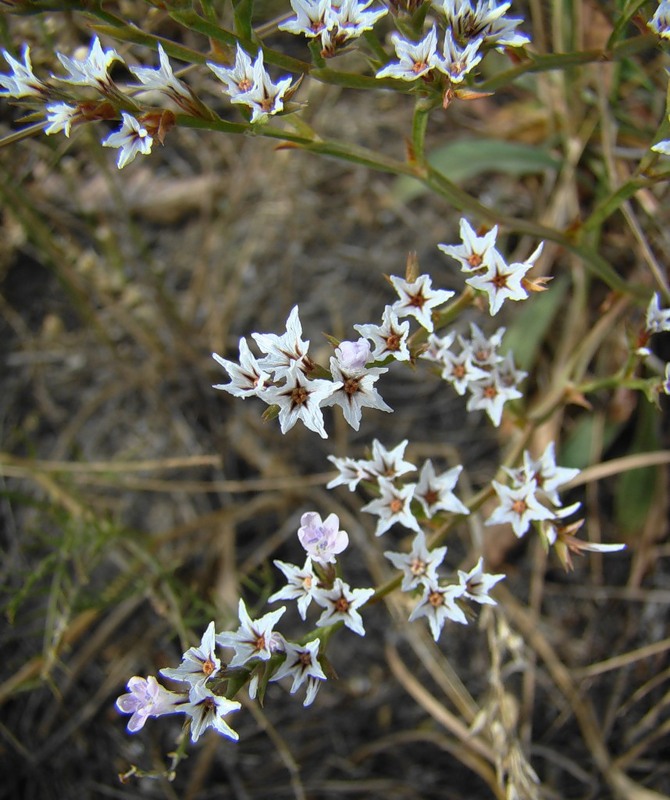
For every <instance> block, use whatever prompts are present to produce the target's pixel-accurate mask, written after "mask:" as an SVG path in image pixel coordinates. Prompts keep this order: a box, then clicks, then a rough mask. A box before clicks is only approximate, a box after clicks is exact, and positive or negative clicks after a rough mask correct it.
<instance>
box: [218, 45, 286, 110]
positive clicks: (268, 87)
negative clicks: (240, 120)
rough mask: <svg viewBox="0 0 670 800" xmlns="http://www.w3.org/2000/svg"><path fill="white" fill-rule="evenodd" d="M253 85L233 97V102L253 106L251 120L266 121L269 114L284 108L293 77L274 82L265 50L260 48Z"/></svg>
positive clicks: (254, 70)
mask: <svg viewBox="0 0 670 800" xmlns="http://www.w3.org/2000/svg"><path fill="white" fill-rule="evenodd" d="M253 79H254V82H253V86H252V87H251V89H249V91H247V92H244V94H236V95H234V96H232V97H231V100H232V102H233V103H241V104H243V105H246V106H249V108H251V122H252V123H254V122H265V121H266V120H267V118H268V116H269V115H271V114H278V113H279V112H280V111H282V110H283V108H284V95H285V94H286V92H287V91H288V90H289V88H290V86H291V82H292V81H291V78H283V79H282V80H280V81H278V82H277V83H273V82H272V80H271V79H270V76H269V75H268V73H267V72H266V70H265V67H264V66H263V51H262V50H259V52H258V56H257V58H256V60H255V61H254V66H253Z"/></svg>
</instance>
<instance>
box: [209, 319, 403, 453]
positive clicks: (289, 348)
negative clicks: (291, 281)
mask: <svg viewBox="0 0 670 800" xmlns="http://www.w3.org/2000/svg"><path fill="white" fill-rule="evenodd" d="M252 337H253V339H254V341H255V342H256V344H257V345H258V348H259V349H260V350H261V352H262V353H264V354H265V355H264V356H263V357H262V358H258V359H257V358H256V357H255V356H254V355H253V354H252V353H251V351H250V349H249V346H248V344H247V342H246V340H245V339H240V362H239V364H236V363H235V362H232V361H228V360H227V359H225V358H222V357H221V356H219V355H217V354H216V353H213V354H212V356H213V357H214V358H215V359H216V361H217V362H218V363H219V364H220V365H221V366H222V367H223V368H224V369H225V370H226V371H227V372H228V374H229V376H230V379H231V382H230V383H227V384H216V385H215V386H214V388H215V389H222V390H223V391H226V392H229V393H230V394H232V395H233V396H235V397H242V398H246V397H252V396H255V397H259V398H260V399H261V400H263V401H264V402H266V403H267V404H268V405H270V406H274V407H276V410H277V413H278V416H279V424H280V427H281V432H282V433H286V432H287V431H289V430H290V429H291V428H292V427H293V426H294V425H295V424H296V422H297V421H298V420H300V421H301V422H302V423H303V424H304V425H305V426H306V427H307V428H309V429H310V430H313V431H315V432H316V433H318V434H319V435H320V436H321V437H322V438H324V439H325V438H327V436H328V434H327V433H326V430H325V427H324V420H323V411H322V410H321V409H322V408H323V407H325V406H332V405H339V406H340V407H341V408H342V412H343V414H344V418H345V419H346V420H347V422H348V423H349V425H351V427H352V428H354V429H355V430H358V428H359V426H360V422H361V416H362V410H363V408H377V409H379V410H381V411H387V412H390V411H391V410H392V409H391V408H390V407H389V406H388V405H387V404H386V403H385V402H384V401H383V400H382V398H381V396H380V395H379V393H378V392H377V390H376V388H375V386H374V384H375V383H376V382H377V380H378V379H379V377H380V375H383V374H384V373H385V372H387V370H386V369H385V368H380V367H368V366H367V364H368V363H369V362H370V361H372V360H374V359H373V357H372V355H371V352H370V346H369V344H368V343H367V342H366V341H365V340H364V339H360V340H358V341H357V342H341V343H340V345H339V347H337V348H336V350H335V355H334V356H332V357H331V359H330V373H331V377H332V380H328V379H325V378H310V377H309V376H310V375H312V374H314V373H315V372H316V371H317V370H318V369H320V371H321V372H322V373H323V374H328V373H327V372H326V371H325V370H324V369H323V368H318V367H317V365H316V364H315V363H314V362H313V361H312V360H311V359H310V357H309V355H308V350H309V342H308V341H303V339H302V324H301V322H300V317H299V310H298V306H295V307H294V308H293V310H292V311H291V313H290V314H289V317H288V319H287V321H286V332H285V333H283V334H282V335H281V336H279V335H277V334H274V333H252Z"/></svg>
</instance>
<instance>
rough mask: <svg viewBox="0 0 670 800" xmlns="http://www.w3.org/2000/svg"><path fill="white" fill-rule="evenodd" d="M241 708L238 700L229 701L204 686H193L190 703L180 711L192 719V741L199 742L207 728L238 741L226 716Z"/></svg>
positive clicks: (200, 684)
mask: <svg viewBox="0 0 670 800" xmlns="http://www.w3.org/2000/svg"><path fill="white" fill-rule="evenodd" d="M240 708H241V706H240V704H239V703H238V702H237V700H229V699H228V698H227V697H221V696H220V695H218V694H214V693H213V692H211V691H210V690H209V689H208V688H207V687H206V686H205V685H204V684H202V683H198V684H195V685H194V686H191V691H190V692H189V702H188V703H187V704H186V705H184V706H182V708H181V709H180V711H184V713H186V714H188V716H189V717H190V718H191V741H192V742H197V741H198V739H199V738H200V737H201V735H202V734H203V733H204V732H205V731H206V730H207V728H214V730H215V731H217V733H220V734H221V735H222V736H226V737H228V739H233V740H234V741H237V740H238V739H239V738H240V737H239V735H238V734H237V733H236V732H235V731H234V730H233V729H232V728H231V727H230V726H229V725H228V723H227V722H226V720H225V716H226V715H227V714H230V713H231V712H232V711H239V710H240Z"/></svg>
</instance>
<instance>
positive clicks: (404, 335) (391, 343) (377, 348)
mask: <svg viewBox="0 0 670 800" xmlns="http://www.w3.org/2000/svg"><path fill="white" fill-rule="evenodd" d="M354 329H355V330H357V331H358V333H360V334H361V336H365V338H366V339H369V340H370V341H371V342H372V345H373V348H374V349H373V351H372V358H373V359H375V360H376V361H381V360H382V359H384V358H387V357H388V356H393V358H395V359H396V361H409V350H408V348H407V339H408V338H409V322H403V323H401V322H400V320H399V319H398V315H397V314H396V313H395V311H394V310H393V308H392V307H391V306H386V307H385V309H384V313H383V314H382V324H381V325H373V324H371V323H366V324H365V325H354Z"/></svg>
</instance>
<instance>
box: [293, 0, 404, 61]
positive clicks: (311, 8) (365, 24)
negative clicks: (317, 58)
mask: <svg viewBox="0 0 670 800" xmlns="http://www.w3.org/2000/svg"><path fill="white" fill-rule="evenodd" d="M372 3H373V0H363V2H359V0H343V1H342V2H332V0H291V8H292V9H293V11H294V12H295V15H296V16H295V17H292V18H291V19H289V20H288V21H286V22H282V23H281V24H280V25H279V30H280V31H288V32H289V33H294V34H296V35H303V36H306V37H307V38H308V39H319V40H320V44H321V55H322V56H324V57H326V58H327V57H330V56H333V55H335V53H336V52H337V51H338V50H339V49H341V48H342V47H343V46H344V45H346V44H347V43H349V42H350V41H351V40H352V39H357V38H358V37H359V36H361V35H362V34H363V33H364V32H365V31H369V30H372V28H373V27H374V24H375V23H376V22H377V20H379V19H381V18H382V17H383V16H384V15H385V14H387V13H388V9H387V8H385V7H382V8H372V9H371V8H370V6H371V5H372Z"/></svg>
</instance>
